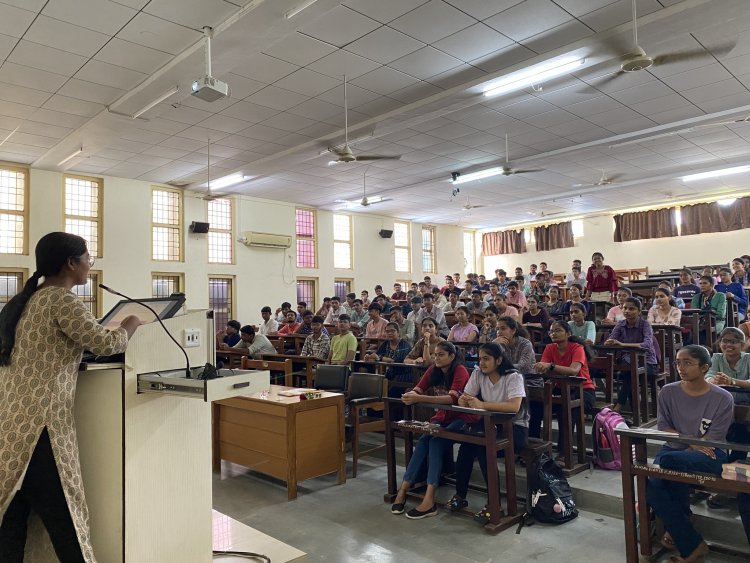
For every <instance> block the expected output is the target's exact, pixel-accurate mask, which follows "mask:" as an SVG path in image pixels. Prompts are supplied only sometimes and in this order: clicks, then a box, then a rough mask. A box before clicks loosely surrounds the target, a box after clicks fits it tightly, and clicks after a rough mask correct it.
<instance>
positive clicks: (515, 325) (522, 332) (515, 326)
mask: <svg viewBox="0 0 750 563" xmlns="http://www.w3.org/2000/svg"><path fill="white" fill-rule="evenodd" d="M497 322H503V323H505V326H507V327H508V328H509V329H510V330H513V331H515V333H516V336H520V337H522V338H525V339H526V340H529V339H530V336H529V331H528V330H526V327H524V326H523V325H522V324H520V323H519V322H518V321H517V320H516V319H514V318H513V317H508V316H502V317H498V319H497Z"/></svg>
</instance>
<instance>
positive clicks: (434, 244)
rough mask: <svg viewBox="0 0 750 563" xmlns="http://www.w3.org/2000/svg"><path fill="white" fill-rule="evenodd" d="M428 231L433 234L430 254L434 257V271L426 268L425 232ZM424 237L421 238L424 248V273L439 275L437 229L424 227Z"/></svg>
mask: <svg viewBox="0 0 750 563" xmlns="http://www.w3.org/2000/svg"><path fill="white" fill-rule="evenodd" d="M425 231H428V232H430V233H432V234H431V236H430V241H431V247H432V248H431V250H430V251H429V254H430V255H431V256H432V269H431V270H428V269H427V268H425V263H424V258H425V248H424V232H425ZM420 234H421V235H422V236H421V238H420V242H421V246H422V271H423V273H425V274H436V273H437V228H436V227H435V225H422V230H421V233H420Z"/></svg>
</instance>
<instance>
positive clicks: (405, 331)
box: [386, 305, 416, 348]
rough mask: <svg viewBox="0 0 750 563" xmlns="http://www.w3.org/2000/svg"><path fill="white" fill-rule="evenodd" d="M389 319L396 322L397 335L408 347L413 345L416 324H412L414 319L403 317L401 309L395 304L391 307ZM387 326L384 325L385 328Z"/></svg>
mask: <svg viewBox="0 0 750 563" xmlns="http://www.w3.org/2000/svg"><path fill="white" fill-rule="evenodd" d="M389 320H390V322H392V323H396V324H397V325H398V328H399V335H400V336H401V338H403V339H404V340H406V341H407V342H408V343H409V347H410V348H411V346H413V345H414V338H415V335H416V326H415V325H414V321H413V320H411V319H405V318H404V314H403V310H402V308H401V307H400V306H399V305H396V306H395V307H393V309H391V318H390V319H389ZM387 328H388V327H386V329H387ZM386 336H388V335H386Z"/></svg>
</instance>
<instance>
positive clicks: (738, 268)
mask: <svg viewBox="0 0 750 563" xmlns="http://www.w3.org/2000/svg"><path fill="white" fill-rule="evenodd" d="M732 271H733V274H732V281H734V282H737V283H738V284H740V285H742V286H750V272H748V268H747V265H746V264H745V261H744V260H743V259H742V258H735V259H734V260H732Z"/></svg>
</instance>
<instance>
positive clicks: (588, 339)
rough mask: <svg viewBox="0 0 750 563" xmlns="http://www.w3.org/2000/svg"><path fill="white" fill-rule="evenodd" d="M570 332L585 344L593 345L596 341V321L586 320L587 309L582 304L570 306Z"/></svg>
mask: <svg viewBox="0 0 750 563" xmlns="http://www.w3.org/2000/svg"><path fill="white" fill-rule="evenodd" d="M568 324H569V325H570V332H571V334H572V335H573V336H577V337H578V338H580V339H581V340H583V343H584V344H587V345H589V346H591V345H593V344H594V342H595V341H596V325H595V324H594V321H587V320H586V308H585V307H584V306H583V305H581V304H580V303H573V304H572V305H571V306H570V320H569V321H568Z"/></svg>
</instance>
